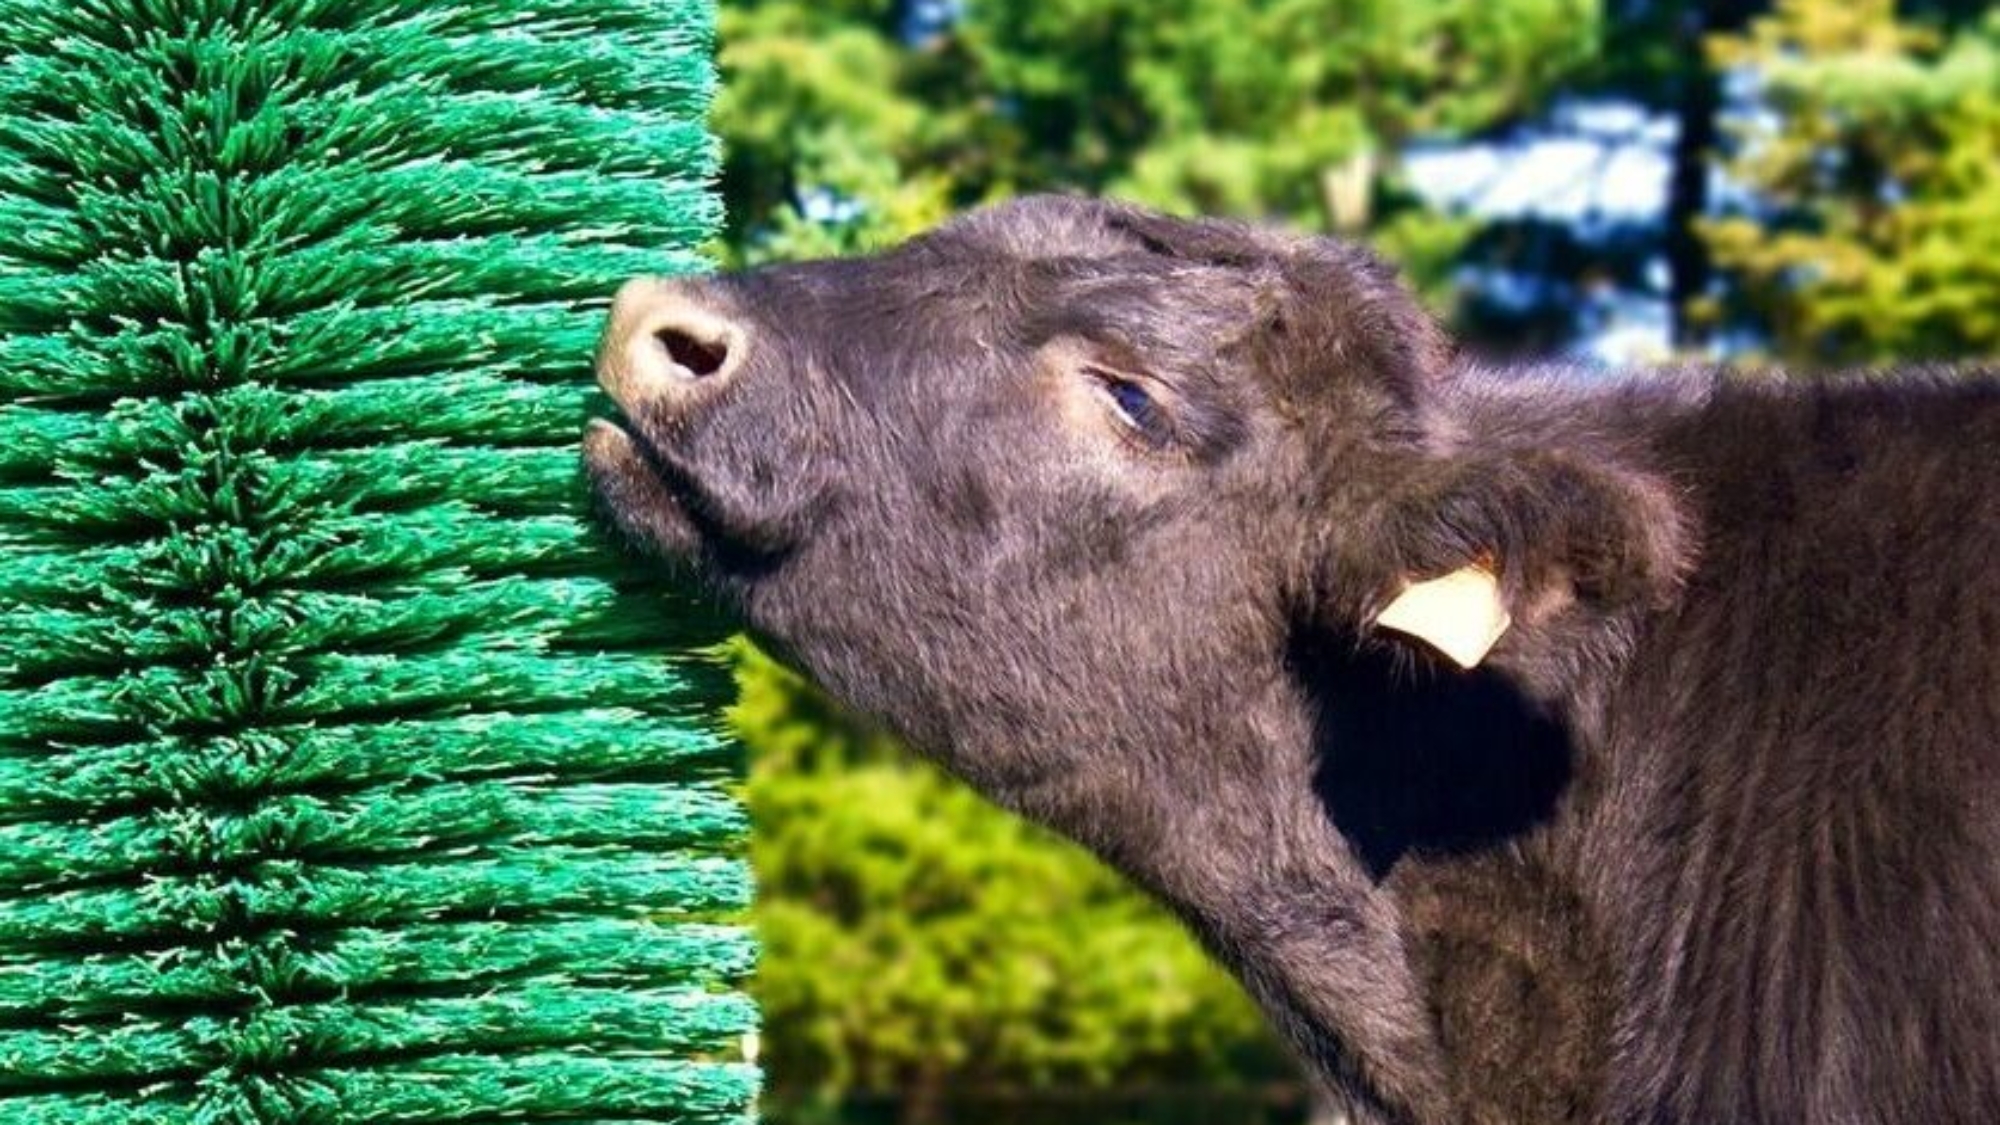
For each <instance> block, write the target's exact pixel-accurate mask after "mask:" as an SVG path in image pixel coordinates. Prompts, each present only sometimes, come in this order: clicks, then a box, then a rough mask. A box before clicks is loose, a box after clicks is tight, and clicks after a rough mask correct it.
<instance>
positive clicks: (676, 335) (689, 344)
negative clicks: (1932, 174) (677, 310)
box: [653, 328, 729, 379]
mask: <svg viewBox="0 0 2000 1125" xmlns="http://www.w3.org/2000/svg"><path fill="white" fill-rule="evenodd" d="M653 338H654V339H655V340H658V341H659V342H660V346H661V347H662V348H664V349H666V353H667V357H668V358H669V359H672V360H673V361H674V363H675V365H677V366H679V367H680V368H682V369H683V370H685V371H686V372H687V373H688V374H690V375H692V376H694V377H695V378H697V379H706V378H708V377H709V376H710V375H713V374H715V373H716V372H718V371H721V370H722V367H723V365H724V364H726V363H728V362H729V345H728V344H727V343H725V342H721V341H715V342H710V341H708V340H704V339H702V338H700V337H698V336H695V335H692V334H690V333H688V332H686V331H684V330H682V329H679V328H662V329H660V330H658V331H656V332H654V333H653Z"/></svg>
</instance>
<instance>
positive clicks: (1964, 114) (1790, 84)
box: [1702, 0, 2000, 365]
mask: <svg viewBox="0 0 2000 1125" xmlns="http://www.w3.org/2000/svg"><path fill="white" fill-rule="evenodd" d="M1713 52H1714V58H1715V60H1716V62H1717V63H1718V64H1719V65H1721V66H1723V67H1728V68H1740V69H1741V70H1743V71H1744V72H1745V73H1754V74H1755V75H1757V76H1759V80H1760V81H1761V82H1762V83H1763V87H1764V92H1765V97H1766V98H1767V99H1768V101H1769V103H1770V105H1771V107H1772V109H1773V110H1775V112H1776V117H1775V120H1771V121H1760V120H1754V119H1753V120H1750V121H1745V122H1740V123H1738V124H1737V126H1736V128H1735V132H1734V140H1735V152H1734V155H1733V157H1732V158H1731V159H1730V160H1729V161H1728V163H1727V165H1726V168H1727V171H1728V172H1729V174H1730V175H1731V176H1732V177H1733V178H1734V179H1735V180H1737V181H1738V182H1740V183H1741V184H1742V185H1743V186H1744V187H1745V188H1747V189H1748V191H1749V193H1750V195H1749V202H1748V204H1747V205H1746V206H1744V207H1742V208H1740V209H1739V210H1738V211H1737V213H1735V214H1733V215H1730V216H1728V217H1725V218H1722V219H1719V220H1717V221H1714V222H1712V223H1708V224H1705V225H1704V226H1703V227H1702V232H1703V235H1704V237H1705V238H1706V239H1707V241H1708V244H1709V246H1710V248H1711V250H1712V252H1713V254H1714V256H1715V259H1716V262H1717V264H1718V265H1719V266H1720V268H1721V269H1722V270H1724V271H1726V273H1727V274H1728V275H1729V277H1730V278H1731V280H1732V281H1733V283H1734V285H1735V287H1736V290H1737V296H1736V298H1735V301H1736V304H1735V307H1734V308H1724V307H1721V306H1714V307H1711V308H1710V309H1709V310H1708V313H1709V315H1711V316H1713V317H1718V318H1720V317H1724V316H1730V315H1735V316H1738V317H1742V316H1746V315H1747V316H1748V317H1749V318H1750V320H1751V322H1752V323H1753V324H1756V325H1760V326H1762V328H1763V329H1764V331H1765V332H1766V333H1767V334H1768V335H1769V337H1770V341H1771V344H1772V346H1773V347H1774V349H1775V350H1776V351H1777V352H1778V354H1779V355H1781V356H1783V357H1784V358H1787V359H1790V360H1793V361H1795V362H1798V363H1802V364H1806V365H1817V364H1833V363H1852V362H1874V361H1885V360H1890V359H1951V358H1960V357H1968V356H1992V355H1996V354H2000V175H1996V173H1995V171H1994V160H1995V153H1996V152H2000V12H1990V13H1987V14H1986V15H1985V17H1984V19H1983V20H1979V21H1976V22H1969V23H1967V25H1966V26H1964V27H1963V28H1962V29H1961V30H1959V31H1958V32H1957V33H1956V34H1950V33H1948V32H1946V31H1942V30H1940V28H1939V27H1938V26H1937V25H1935V24H1929V23H1911V22H1905V21H1903V20H1900V19H1898V17H1897V13H1896V9H1895V5H1894V4H1893V3H1891V2H1890V0H1781V2H1780V3H1779V4H1778V5H1777V8H1776V10H1775V11H1774V12H1773V13H1772V14H1771V15H1770V16H1769V17H1768V18H1766V19H1762V20H1759V21H1757V22H1756V23H1755V24H1753V25H1752V26H1751V28H1750V29H1749V31H1748V32H1747V33H1746V34H1744V35H1740V36H1727V37H1723V38H1720V39H1718V40H1716V41H1715V42H1714V44H1713Z"/></svg>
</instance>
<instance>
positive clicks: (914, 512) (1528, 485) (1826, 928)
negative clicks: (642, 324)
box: [589, 199, 2000, 1125]
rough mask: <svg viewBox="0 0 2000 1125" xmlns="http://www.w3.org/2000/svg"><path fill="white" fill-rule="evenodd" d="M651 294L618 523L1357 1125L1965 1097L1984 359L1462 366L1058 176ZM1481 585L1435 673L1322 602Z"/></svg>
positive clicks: (1831, 1115)
mask: <svg viewBox="0 0 2000 1125" xmlns="http://www.w3.org/2000/svg"><path fill="white" fill-rule="evenodd" d="M674 292H675V294H676V295H677V296H676V297H675V300H678V301H683V302H687V303H690V304H693V305H699V306H700V307H701V308H703V309H705V310H708V311H709V312H710V313H712V314H714V315H716V316H719V317H722V318H726V319H728V320H730V321H731V322H733V323H736V324H739V325H741V326H743V327H744V329H745V331H746V335H747V345H746V346H745V352H746V354H743V355H741V356H740V357H739V358H740V361H741V366H740V367H739V368H737V369H736V370H735V372H734V374H733V375H732V376H731V377H730V378H729V379H728V381H727V383H726V385H721V384H718V385H716V386H714V387H703V388H697V393H690V394H675V395H670V396H665V397H661V398H655V397H652V396H649V395H644V394H634V393H630V391H629V388H628V393H625V394H622V395H621V396H620V397H621V398H622V399H623V400H624V403H623V405H624V406H625V408H626V414H627V418H626V420H625V422H624V424H623V426H622V428H618V429H611V428H599V429H598V430H596V431H594V432H593V434H592V437H591V440H590V443H589V444H590V461H591V465H592V471H593V475H594V477H595V480H596V482H597V486H598V489H599V492H600V495H601V496H602V497H603V498H604V499H605V501H606V504H607V507H608V508H609V510H610V512H611V514H612V516H613V518H614V519H615V520H616V522H617V523H618V524H619V525H620V526H621V527H623V528H624V529H625V530H626V532H627V533H628V534H629V535H630V537H631V538H632V539H633V540H635V541H636V542H637V543H639V544H640V545H642V546H645V547H648V548H651V549H653V550H655V551H657V552H658V553H661V554H664V555H667V556H671V557H675V558H680V559H686V560H690V561H692V562H693V563H694V564H695V566H696V568H697V569H698V570H699V572H700V573H701V574H702V575H704V576H705V577H706V578H707V580H709V581H710V582H711V583H712V584H713V585H714V586H715V587H716V588H717V589H718V590H720V591H722V592H724V593H725V594H726V595H727V596H728V597H729V598H731V599H732V600H733V601H734V602H735V603H736V604H737V605H739V606H740V607H741V608H742V611H743V613H744V615H745V618H746V620H747V621H748V622H749V624H750V625H751V627H752V628H753V629H755V630H756V631H757V632H758V633H760V634H761V635H763V636H764V637H766V638H767V639H769V640H770V641H771V642H772V643H773V644H774V645H775V646H776V647H777V648H778V649H779V651H780V652H782V653H783V654H785V655H787V656H788V657H789V658H790V659H791V660H793V661H795V662H796V663H797V664H799V665H800V666H801V667H802V668H804V669H805V670H806V671H808V672H809V673H811V674H812V675H813V676H815V677H816V678H817V679H818V680H819V681H820V682H821V683H823V684H824V685H825V686H826V687H828V688H829V689H830V690H831V691H832V692H833V693H834V694H835V695H837V696H838V697H840V698H842V699H844V700H846V701H847V702H848V703H850V704H851V705H853V706H854V707H855V708H856V709H858V710H859V711H861V712H863V713H865V714H868V715H872V716H874V717H876V718H878V719H880V720H881V721H883V722H885V723H887V724H888V725H889V726H891V727H892V728H894V729H895V730H897V731H899V732H900V733H901V734H903V735H904V736H905V737H907V738H908V739H909V740H910V741H911V742H912V743H913V744H914V745H915V746H917V747H918V748H919V749H921V750H922V751H923V752H925V753H927V754H930V755H933V756H935V757H937V758H938V759H939V760H940V761H942V762H944V763H945V764H946V765H948V766H949V767H951V768H952V769H954V770H956V771H957V772H958V773H960V774H961V775H963V776H964V777H966V778H967V779H968V780H970V781H971V782H972V783H973V784H974V785H976V786H978V787H979V788H980V789H981V790H982V791H984V792H985V793H986V794H988V795H989V796H990V797H992V798H993V799H994V800H996V801H998V802H1000V803H1001V804H1003V805H1006V806H1008V807H1010V808H1013V809H1015V810H1018V811H1020V812H1021V813H1023V814H1024V815H1027V816H1030V817H1032V818H1034V819H1036V820H1039V821H1041V822H1043V823H1046V824H1050V825H1052V826H1054V827H1055V828H1057V829H1058V830H1060V831H1063V832H1065V833H1068V834H1069V835H1071V836H1073V837H1075V838H1077V839H1079V840H1081V841H1082V842H1084V843H1085V844H1086V845H1088V846H1090V847H1092V848H1093V849H1095V850H1096V851H1097V852H1098V853H1099V854H1101V855H1103V856H1104V857H1105V858H1106V859H1107V860H1108V861H1110V862H1111V863H1113V864H1115V865H1117V866H1118V867H1119V868H1120V869H1122V870H1123V871H1125V872H1126V873H1127V874H1129V875H1130V876H1131V877H1132V878H1133V879H1134V880H1135V881H1136V882H1138V883H1139V884H1140V885H1142V886H1144V887H1146V888H1148V889H1149V890H1150V891H1152V892H1153V893H1154V894H1156V895H1158V896H1159V897H1160V898H1161V899H1162V900H1163V901H1164V902H1166V903H1167V904H1169V905H1170V906H1171V907H1173V908H1174V909H1175V910H1176V911H1178V912H1179V913H1180V914H1181V916H1182V917H1184V918H1185V919H1186V920H1187V922H1188V924H1189V926H1190V927H1191V928H1192V929H1193V930H1194V932H1195V933H1197V934H1198V935H1199V936H1200V937H1201V938H1202V939H1203V940H1204V941H1205V942H1206V943H1207V944H1208V946H1209V947H1210V948H1211V949H1212V950H1213V951H1214V952H1215V954H1216V956H1217V957H1218V958H1219V959H1220V960H1221V961H1223V962H1224V963H1225V964H1227V965H1228V966H1229V967H1230V968H1231V969H1232V970H1233V971H1235V972H1236V973H1237V974H1238V976H1239V977H1240V978H1241V979H1242V980H1243V981H1244V983H1245V984H1246V985H1247V986H1248V988H1249V989H1250V991H1251V992H1252V994H1253V995H1254V996H1255V997H1256V998H1257V999H1258V1001H1259V1002H1260V1003H1261V1004H1262V1005H1263V1006H1264V1008H1265V1010H1266V1011H1267V1012H1269V1014H1270V1016H1271V1018H1272V1020H1273V1022H1274V1023H1275V1024H1276V1026H1277V1027H1278V1028H1280V1029H1281V1031H1283V1032H1284V1033H1285V1034H1286V1035H1287V1036H1288V1038H1289V1039H1290V1040H1291V1042H1292V1043H1293V1044H1295V1046H1296V1047H1297V1048H1298V1050H1299V1051H1300V1053H1301V1054H1302V1056H1303V1057H1304V1058H1305V1059H1307V1060H1308V1062H1309V1063H1310V1064H1311V1065H1312V1066H1313V1067H1314V1069H1315V1070H1316V1072H1317V1073H1318V1074H1320V1075H1321V1076H1322V1077H1324V1078H1325V1079H1326V1081H1327V1082H1328V1083H1329V1084H1330V1085H1331V1086H1332V1087H1333V1088H1334V1089H1335V1090H1336V1091H1337V1092H1338V1094H1339V1096H1340V1097H1341V1098H1342V1099H1343V1100H1344V1101H1345V1102H1346V1103H1348V1104H1349V1105H1350V1106H1351V1107H1352V1112H1353V1114H1354V1116H1355V1118H1356V1120H1357V1121H1359V1122H1397V1123H1409V1125H1444V1123H1447V1122H1478V1123H1496V1125H1497V1123H1502V1122H1508V1123H1535V1125H1540V1123H1550V1122H1618V1123H1630V1125H1641V1123H1645V1125H1653V1123H1659V1125H1666V1123H1676V1125H1736V1123H1741V1125H1752V1123H1766V1122H1770V1123H1776V1122H1812V1123H1826V1122H1854V1123H1857V1125H1858V1123H1862V1122H1871V1123H1901V1125H1950V1123H1965V1125H1973V1123H1988V1125H1990V1123H1992V1122H1996V1121H2000V776H1996V775H2000V384H1996V382H1995V380H1994V378H1993V377H1992V376H1991V375H1990V374H1979V373H1960V374H1955V375H1947V374H1945V373H1930V374H1926V373H1907V374H1902V375H1898V376H1895V377H1893V378H1879V379H1861V378H1851V379H1843V380H1838V381H1834V382H1828V383H1821V384H1809V383H1783V384H1781V383H1777V382H1759V381H1751V380H1745V379H1732V378H1729V377H1725V376H1722V375H1720V374H1717V373H1712V372H1705V371H1680V372H1664V373H1655V374H1651V375H1646V376H1643V377H1630V378H1621V379H1605V378H1601V377H1596V376H1587V375H1582V374H1577V373H1572V372H1565V371H1523V372H1489V371H1485V370H1481V369H1479V368H1477V367H1476V366H1473V365H1469V364H1464V363H1458V362H1455V361H1453V360H1452V359H1451V358H1450V355H1449V350H1448V347H1447V345H1446V343H1445V341H1444V340H1443V339H1442V338H1441V337H1440V336H1439V335H1438V333H1437V331H1436V330H1435V329H1434V328H1433V327H1432V325H1431V323H1430V322H1429V321H1428V320H1427V319H1426V318H1425V317H1424V316H1423V314H1422V313H1421V312H1420V311H1419V310H1418V309H1417V307H1416V306H1415V305H1414V303H1413V302H1412V301H1411V300H1410V299H1409V298H1408V297H1407V296H1406V295H1405V293H1404V291H1403V290H1402V289H1401V288H1400V286H1399V285H1398V284H1397V283H1396V281H1395V279H1394V278H1393V277H1392V276H1391V275H1390V273H1389V272H1388V271H1387V270H1385V269H1384V268H1383V267H1382V266H1381V265H1379V264H1378V263H1377V262H1376V261H1375V260H1374V259H1372V258H1370V257H1368V256H1367V255H1366V254H1365V253H1362V252H1360V251H1357V250H1354V249H1352V248H1348V247H1345V246H1341V245H1338V244H1335V243H1331V242H1327V241H1323V240H1311V239H1295V238H1291V237H1287V236H1283V235H1279V234H1274V233H1271V232H1267V231H1262V230H1258V229H1255V228H1251V227H1245V226H1240V225H1235V224H1229V223H1221V222H1208V221H1197V222H1190V221H1182V220H1175V219H1169V218H1165V217H1161V216H1157V215H1153V214H1150V213H1147V212H1143V211H1139V210H1136V209H1131V208H1125V207H1119V206H1115V205H1110V204H1099V203H1092V202H1087V201H1080V200H1068V199H1038V200H1030V201H1025V202H1022V203H1019V204H1015V205H1010V206H1007V207H1002V208H998V209H995V210H991V211H987V212H983V213H980V214H978V215H975V216H973V217H971V218H969V219H966V220H962V221H960V222H957V223H954V224H952V225H950V226H948V227H946V228H944V229H942V230H940V231H939V232H936V233H934V234H932V235H930V236H927V237H925V238H923V239H919V240H917V241H915V242H913V243H911V244H909V245H908V246H905V247H903V248H901V249H899V250H897V251H895V252H894V253H891V254H887V255H884V256H881V257H877V258H872V259H864V260H857V261H848V262H830V263H818V264H812V265H807V266H794V267H782V268H776V269H770V270H765V271H760V272H755V273H750V274H745V275H740V276H736V277H730V278H723V279H716V280H713V281H709V282H704V283H689V284H686V285H683V286H682V287H680V288H678V289H676V290H674ZM1093 368H1095V369H1106V370H1110V371H1112V372H1114V373H1117V374H1119V375H1121V376H1123V375H1130V376H1132V377H1134V378H1139V379H1141V380H1143V385H1145V386H1146V387H1148V388H1149V389H1151V390H1152V391H1153V392H1154V393H1155V395H1156V397H1157V399H1158V400H1159V401H1160V402H1161V403H1163V406H1164V409H1165V411H1166V414H1167V416H1168V418H1169V422H1168V423H1167V424H1165V426H1164V434H1165V436H1164V438H1163V440H1159V441H1157V442H1153V441H1148V442H1134V441H1131V440H1129V437H1130V435H1129V434H1127V435H1126V438H1121V437H1120V436H1119V435H1120V434H1121V433H1123V432H1124V431H1122V430H1121V429H1120V428H1119V426H1118V425H1117V424H1116V422H1115V416H1114V414H1113V413H1112V409H1111V405H1110V401H1109V400H1108V399H1106V398H1105V397H1104V396H1103V395H1102V394H1101V393H1100V391H1101V382H1102V375H1101V372H1096V371H1093V370H1092V369H1093ZM1482 559H1485V560H1491V561H1492V562H1493V563H1494V564H1495V565H1496V566H1497V568H1498V570H1499V573H1500V576H1501V578H1502V581H1503V585H1504V589H1505V593H1506V597H1507V600H1508V603H1509V606H1510V609H1511V610H1512V612H1513V616H1514V617H1515V619H1516V622H1517V624H1516V626H1515V628H1514V629H1513V631H1512V632H1510V633H1509V634H1508V635H1507V636H1506V637H1505V638H1504V639H1503V640H1502V641H1501V643H1500V645H1499V647H1498V648H1497V649H1496V650H1495V652H1494V654H1493V656H1492V657H1491V658H1490V660H1489V661H1488V662H1487V663H1486V664H1485V665H1484V666H1483V667H1482V668H1481V669H1480V670H1478V671H1475V672H1471V673H1464V672H1459V671H1457V670H1455V669H1453V668H1451V667H1449V666H1447V665H1446V664H1445V663H1444V662H1443V661H1441V660H1440V659H1437V658H1435V657H1433V656H1432V655H1431V654H1429V653H1428V652H1427V651H1425V650H1423V649H1422V647H1421V646H1420V645H1417V644H1416V643H1414V642H1410V641H1406V640H1402V639H1399V638H1396V637H1393V636H1388V635H1384V634H1382V633H1379V632H1378V631H1376V630H1375V629H1374V628H1372V627H1371V622H1372V621H1373V619H1374V616H1375V614H1376V613H1377V612H1379V611H1380V609H1381V608H1382V607H1383V605H1384V604H1385V603H1386V602H1387V600H1388V599H1389V598H1390V597H1392V596H1393V595H1394V593H1395V592H1396V590H1397V589H1398V588H1399V586H1400V584H1401V583H1402V582H1403V581H1405V580H1407V579H1411V578H1419V577H1429V576H1433V575H1436V574H1440V573H1444V572H1446V571H1450V570H1453V569H1456V568H1458V567H1460V566H1463V565H1466V564H1467V563H1470V562H1474V561H1478V560H1482Z"/></svg>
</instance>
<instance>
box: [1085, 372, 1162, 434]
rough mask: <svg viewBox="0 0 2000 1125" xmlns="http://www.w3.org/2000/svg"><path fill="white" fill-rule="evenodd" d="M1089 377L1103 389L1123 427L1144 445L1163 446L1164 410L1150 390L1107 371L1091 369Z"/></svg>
mask: <svg viewBox="0 0 2000 1125" xmlns="http://www.w3.org/2000/svg"><path fill="white" fill-rule="evenodd" d="M1090 377H1091V378H1092V379H1095V380H1096V381H1097V385H1098V386H1099V387H1100V388H1102V389H1103V391H1104V396H1105V397H1106V398H1107V399H1109V400H1110V402H1111V408H1112V410H1113V411H1114V412H1116V413H1117V415H1118V418H1119V421H1121V422H1123V423H1124V424H1125V426H1126V428H1127V429H1129V430H1131V431H1132V433H1133V434H1135V435H1136V436H1138V437H1139V438H1140V439H1142V440H1143V441H1145V442H1146V444H1148V445H1163V444H1165V443H1166V441H1167V438H1168V436H1169V435H1168V430H1167V418H1166V412H1165V411H1163V410H1161V409H1160V404H1159V403H1158V402H1156V401H1154V399H1153V396H1152V394H1151V392H1149V391H1147V390H1146V388H1145V387H1143V386H1141V385H1140V384H1139V383H1138V382H1136V381H1134V380H1132V379H1127V378H1124V377H1123V376H1120V375H1115V374H1113V373H1111V372H1109V371H1100V370H1096V369H1092V370H1091V372H1090Z"/></svg>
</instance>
